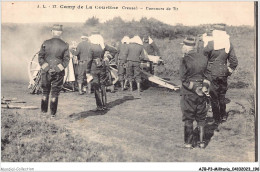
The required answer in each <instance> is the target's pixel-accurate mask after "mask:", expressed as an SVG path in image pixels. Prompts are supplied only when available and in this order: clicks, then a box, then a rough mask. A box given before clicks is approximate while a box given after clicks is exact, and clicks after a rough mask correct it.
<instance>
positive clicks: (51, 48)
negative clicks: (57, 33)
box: [38, 37, 70, 72]
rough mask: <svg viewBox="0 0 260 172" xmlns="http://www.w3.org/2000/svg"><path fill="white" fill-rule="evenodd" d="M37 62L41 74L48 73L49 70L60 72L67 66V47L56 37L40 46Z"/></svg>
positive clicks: (68, 59) (68, 56)
mask: <svg viewBox="0 0 260 172" xmlns="http://www.w3.org/2000/svg"><path fill="white" fill-rule="evenodd" d="M38 60H39V64H40V66H41V67H42V69H43V72H48V70H49V69H54V70H55V71H56V72H60V71H62V70H63V69H64V68H66V67H67V66H68V64H69V61H70V55H69V45H68V44H67V43H66V42H64V41H63V40H61V39H60V38H56V37H54V38H51V39H49V40H46V41H44V43H43V44H42V46H41V50H40V52H39V55H38ZM62 68H63V69H62Z"/></svg>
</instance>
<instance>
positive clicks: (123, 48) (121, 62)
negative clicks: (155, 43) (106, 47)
mask: <svg viewBox="0 0 260 172" xmlns="http://www.w3.org/2000/svg"><path fill="white" fill-rule="evenodd" d="M129 40H130V38H129V37H128V36H124V37H123V39H122V40H121V44H120V46H119V48H118V57H117V64H118V77H119V82H120V84H121V89H122V91H123V90H124V87H125V86H124V85H125V84H124V80H125V82H126V81H127V80H126V68H125V66H126V58H127V54H126V53H127V45H128V44H129Z"/></svg>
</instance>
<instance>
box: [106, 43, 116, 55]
mask: <svg viewBox="0 0 260 172" xmlns="http://www.w3.org/2000/svg"><path fill="white" fill-rule="evenodd" d="M105 51H109V52H110V54H114V55H115V54H116V53H117V49H116V48H115V47H112V46H109V45H105Z"/></svg>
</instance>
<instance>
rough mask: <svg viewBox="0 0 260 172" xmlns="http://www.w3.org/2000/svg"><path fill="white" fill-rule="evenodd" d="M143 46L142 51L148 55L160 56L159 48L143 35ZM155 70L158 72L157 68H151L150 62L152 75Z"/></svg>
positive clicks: (151, 66)
mask: <svg viewBox="0 0 260 172" xmlns="http://www.w3.org/2000/svg"><path fill="white" fill-rule="evenodd" d="M143 45H144V50H145V51H146V53H147V54H148V55H152V56H160V50H159V48H158V47H157V45H156V44H155V43H154V41H153V40H152V39H151V38H150V37H149V36H148V35H144V37H143ZM157 70H158V66H157V65H156V66H153V63H152V62H150V73H151V74H154V72H155V73H157Z"/></svg>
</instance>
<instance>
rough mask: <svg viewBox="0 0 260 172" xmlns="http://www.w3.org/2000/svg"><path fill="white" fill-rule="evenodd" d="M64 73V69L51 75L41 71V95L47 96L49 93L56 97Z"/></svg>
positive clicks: (60, 87)
mask: <svg viewBox="0 0 260 172" xmlns="http://www.w3.org/2000/svg"><path fill="white" fill-rule="evenodd" d="M64 75H65V72H64V70H63V71H61V72H57V73H55V74H53V75H50V74H49V73H47V72H42V77H41V87H42V92H43V96H49V94H51V96H52V97H53V98H55V97H58V96H59V94H60V91H61V89H62V85H63V80H64Z"/></svg>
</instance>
